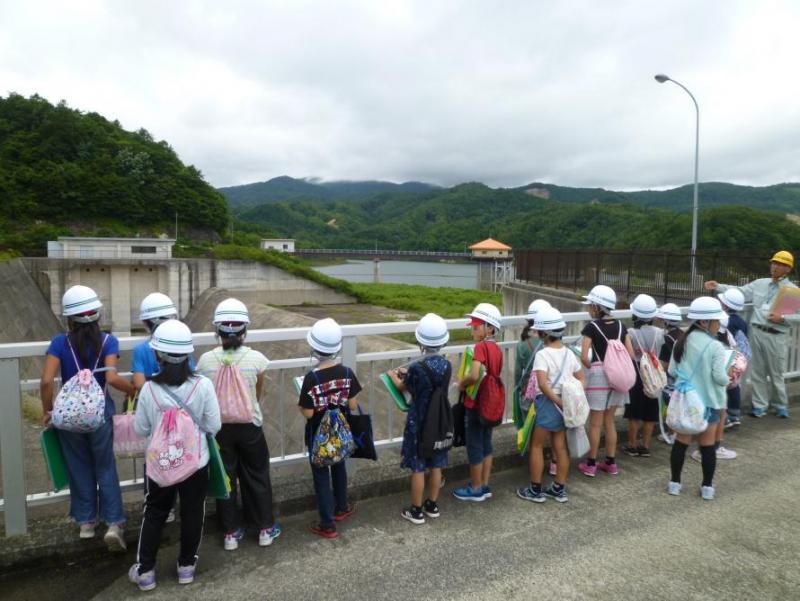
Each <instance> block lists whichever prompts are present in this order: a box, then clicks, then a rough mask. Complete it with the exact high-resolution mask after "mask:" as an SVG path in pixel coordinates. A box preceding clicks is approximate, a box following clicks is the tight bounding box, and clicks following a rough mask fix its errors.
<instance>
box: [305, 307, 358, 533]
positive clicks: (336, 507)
mask: <svg viewBox="0 0 800 601" xmlns="http://www.w3.org/2000/svg"><path fill="white" fill-rule="evenodd" d="M306 341H307V342H308V345H309V346H310V347H311V355H312V357H313V358H314V359H316V360H317V361H318V362H319V363H318V365H317V366H316V367H315V368H314V369H312V370H311V371H309V372H308V373H307V374H306V375H305V378H303V385H302V387H301V389H300V398H299V400H298V403H297V404H298V405H299V407H300V412H301V413H302V414H303V417H305V418H306V420H307V421H306V430H305V440H306V445H307V446H308V449H309V464H310V465H311V475H312V477H313V478H314V494H315V496H316V499H317V510H318V512H319V518H320V519H319V523H314V524H312V525H311V526H309V528H310V530H311V532H313V533H314V534H317V535H319V536H321V537H323V538H336V537H337V536H339V534H338V532H337V531H336V524H337V523H339V522H341V521H343V520H345V519H347V518H348V517H350V516H351V515H352V514H353V512H354V511H355V505H353V504H352V503H348V502H347V470H346V468H345V462H344V461H340V462H338V463H336V464H334V465H332V466H329V467H318V466H315V465H314V464H313V463H312V462H311V456H310V451H311V448H312V442H313V437H314V433H315V432H316V431H317V428H318V427H319V425H320V423H321V422H322V418H323V415H324V413H325V411H326V410H327V409H328V408H331V409H333V408H340V409H346V408H349V409H350V410H351V411H355V410H356V409H357V407H358V405H357V401H356V396H357V395H358V393H359V392H361V384H360V382H359V381H358V378H356V374H355V373H354V372H353V370H352V369H350V368H349V367H346V366H344V365H341V364H339V363H338V362H337V360H336V357H337V355H338V354H339V351H341V350H342V328H341V327H340V326H339V324H338V323H336V322H335V321H334V320H333V319H331V318H330V317H328V318H325V319H320V320H319V321H317V322H316V323H315V324H314V325H313V326H312V327H311V330H309V332H308V335H307V336H306Z"/></svg>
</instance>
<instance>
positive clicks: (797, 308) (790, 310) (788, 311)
mask: <svg viewBox="0 0 800 601" xmlns="http://www.w3.org/2000/svg"><path fill="white" fill-rule="evenodd" d="M770 312H771V313H777V314H778V315H794V314H795V313H800V288H790V287H789V286H785V287H783V288H781V289H780V290H778V294H777V295H776V296H775V300H774V301H773V302H772V307H771V308H770Z"/></svg>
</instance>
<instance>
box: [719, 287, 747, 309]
mask: <svg viewBox="0 0 800 601" xmlns="http://www.w3.org/2000/svg"><path fill="white" fill-rule="evenodd" d="M717 298H719V301H720V302H721V303H722V304H723V305H725V306H726V307H728V308H729V309H733V310H734V311H741V310H742V309H744V294H742V291H741V290H739V289H738V288H728V289H727V290H726V291H725V292H723V293H722V294H721V295H719V297H717Z"/></svg>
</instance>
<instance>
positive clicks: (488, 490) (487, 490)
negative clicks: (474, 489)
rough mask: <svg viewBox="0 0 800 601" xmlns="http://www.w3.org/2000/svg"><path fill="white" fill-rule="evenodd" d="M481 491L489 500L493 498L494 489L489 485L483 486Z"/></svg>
mask: <svg viewBox="0 0 800 601" xmlns="http://www.w3.org/2000/svg"><path fill="white" fill-rule="evenodd" d="M481 491H482V492H483V495H484V496H485V497H486V498H487V499H491V498H492V489H491V488H489V485H488V484H484V485H483V486H481Z"/></svg>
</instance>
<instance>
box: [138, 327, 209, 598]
mask: <svg viewBox="0 0 800 601" xmlns="http://www.w3.org/2000/svg"><path fill="white" fill-rule="evenodd" d="M150 346H151V347H152V348H153V350H154V351H155V352H156V357H157V359H158V364H159V365H158V372H157V373H156V374H155V375H154V376H153V377H152V379H151V380H150V381H148V382H147V383H146V384H145V385H144V387H143V388H142V390H141V392H140V393H139V402H138V404H137V406H136V418H135V421H134V428H135V429H136V432H137V433H138V434H139V436H143V437H145V438H148V439H149V440H150V441H152V437H153V434H154V433H156V432H158V431H159V430H160V425H161V422H162V421H163V420H164V419H165V416H166V415H169V419H175V420H176V422H177V420H178V419H182V418H181V417H176V415H177V412H180V413H183V414H186V413H188V414H189V415H190V416H191V422H192V426H193V428H192V429H193V430H194V434H192V437H193V438H194V436H197V439H199V440H200V447H199V448H200V451H199V456H198V469H197V471H195V472H193V473H191V474H189V475H188V476H187V477H186V478H185V479H182V480H180V481H178V482H177V483H175V484H172V485H169V486H161V485H159V484H158V483H156V482H155V481H154V480H152V479H151V477H150V476H148V477H147V480H146V483H145V487H146V490H147V495H146V497H145V510H144V516H143V518H142V526H141V530H140V532H139V546H138V547H137V553H136V563H135V564H133V565H132V566H131V568H130V570H129V571H128V578H129V579H130V581H131V582H133V583H134V584H136V585H137V586H138V587H139V588H140V589H141V590H143V591H149V590H152V589H154V588H155V587H156V575H155V565H156V554H157V553H158V548H159V546H160V544H161V531H162V529H163V527H164V523H165V522H166V519H167V515H168V514H169V511H170V509H172V507H173V505H174V504H175V498H176V496H178V497H180V516H181V520H180V525H181V536H180V541H181V544H180V551H179V554H178V562H177V572H178V583H179V584H189V583H190V582H192V581H193V580H194V574H195V567H196V565H197V556H198V551H199V549H200V540H201V538H202V536H203V522H204V519H205V502H206V493H207V492H208V483H209V469H208V462H209V449H208V442H207V440H208V439H207V437H206V436H205V433H210V434H214V433H216V432H217V431H218V430H219V429H220V426H221V423H220V419H219V404H218V403H217V395H216V393H215V391H214V385H213V384H212V383H211V381H210V380H209V379H208V378H205V377H203V376H201V375H198V374H196V373H195V372H194V370H193V369H192V368H191V367H190V366H189V356H190V355H191V353H192V352H193V351H194V344H193V342H192V332H191V331H190V330H189V327H188V326H187V325H186V324H184V323H181V322H180V321H178V320H175V319H172V320H169V321H165V322H164V323H162V324H160V325H159V326H158V327H157V328H156V329H155V331H154V332H153V335H152V337H151V341H150ZM179 401H180V402H179ZM168 423H169V422H168ZM161 431H162V432H163V430H161ZM173 431H174V432H180V431H181V430H180V429H179V428H177V427H176V426H173ZM170 444H172V442H171V441H170ZM175 444H176V449H175V453H176V454H178V453H183V452H184V448H185V447H184V446H183V442H182V441H180V440H178V441H176V443H175ZM179 445H180V446H179ZM170 453H172V448H171V449H170ZM181 461H183V460H181ZM156 471H158V470H156Z"/></svg>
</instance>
